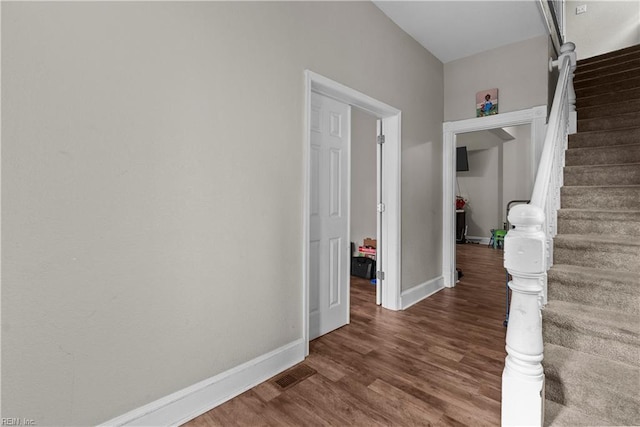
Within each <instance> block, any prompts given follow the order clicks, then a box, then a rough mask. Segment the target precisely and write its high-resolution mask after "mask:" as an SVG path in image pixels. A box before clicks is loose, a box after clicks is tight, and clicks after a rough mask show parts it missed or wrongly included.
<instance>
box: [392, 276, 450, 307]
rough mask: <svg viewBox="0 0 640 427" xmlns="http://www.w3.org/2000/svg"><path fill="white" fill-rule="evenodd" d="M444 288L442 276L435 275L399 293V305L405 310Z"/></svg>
mask: <svg viewBox="0 0 640 427" xmlns="http://www.w3.org/2000/svg"><path fill="white" fill-rule="evenodd" d="M441 289H444V276H440V277H436V278H435V279H431V280H429V281H427V282H424V283H422V284H420V285H418V286H414V287H413V288H411V289H407V290H406V291H403V292H402V293H401V294H400V307H401V309H402V310H405V309H407V308H409V307H411V306H412V305H414V304H415V303H417V302H419V301H422V300H423V299H425V298H427V297H429V296H431V295H433V294H435V293H436V292H438V291H439V290H441Z"/></svg>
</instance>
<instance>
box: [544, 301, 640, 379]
mask: <svg viewBox="0 0 640 427" xmlns="http://www.w3.org/2000/svg"><path fill="white" fill-rule="evenodd" d="M542 318H543V319H544V323H543V326H542V330H543V337H544V342H545V343H550V344H556V345H560V346H563V347H567V348H571V349H573V350H578V351H582V352H584V353H588V354H592V355H595V356H600V357H603V358H607V359H611V360H617V361H618V362H622V363H626V364H628V365H633V366H636V367H640V316H638V315H637V314H630V313H623V312H620V311H614V310H605V309H602V308H598V307H594V306H590V305H585V304H577V303H572V302H567V301H549V302H548V303H547V305H546V306H545V308H544V310H543V312H542Z"/></svg>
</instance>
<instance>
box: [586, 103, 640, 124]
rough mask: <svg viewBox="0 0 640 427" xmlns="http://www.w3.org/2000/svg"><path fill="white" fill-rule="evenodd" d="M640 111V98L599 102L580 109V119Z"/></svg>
mask: <svg viewBox="0 0 640 427" xmlns="http://www.w3.org/2000/svg"><path fill="white" fill-rule="evenodd" d="M636 111H640V98H638V99H631V100H628V101H625V102H613V103H611V104H599V105H593V106H591V107H583V108H580V109H578V120H582V119H590V118H593V117H610V116H615V115H616V114H625V113H632V112H636Z"/></svg>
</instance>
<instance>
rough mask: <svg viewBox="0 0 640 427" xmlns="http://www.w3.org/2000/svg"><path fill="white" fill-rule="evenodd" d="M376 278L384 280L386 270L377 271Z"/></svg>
mask: <svg viewBox="0 0 640 427" xmlns="http://www.w3.org/2000/svg"><path fill="white" fill-rule="evenodd" d="M376 278H377V279H380V280H384V271H376Z"/></svg>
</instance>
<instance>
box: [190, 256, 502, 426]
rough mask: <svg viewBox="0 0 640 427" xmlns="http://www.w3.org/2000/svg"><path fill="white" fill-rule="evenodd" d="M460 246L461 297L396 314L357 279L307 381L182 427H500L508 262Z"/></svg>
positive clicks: (316, 351)
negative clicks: (345, 312)
mask: <svg viewBox="0 0 640 427" xmlns="http://www.w3.org/2000/svg"><path fill="white" fill-rule="evenodd" d="M456 246H457V248H456V249H457V257H458V267H459V268H461V269H462V270H463V272H464V277H463V278H462V280H461V281H460V282H459V283H458V285H457V286H456V287H455V288H453V289H444V290H442V291H440V292H438V293H437V294H435V295H433V296H432V297H430V298H427V299H426V300H423V301H421V302H419V303H418V304H416V305H414V306H412V307H410V308H409V309H407V310H405V311H399V312H393V311H388V310H384V309H382V308H380V307H377V306H376V305H375V304H374V302H375V287H374V286H373V285H371V284H370V283H369V282H368V281H366V280H359V279H354V280H352V285H351V323H350V324H349V325H347V326H345V327H343V328H340V329H338V330H336V331H334V332H332V333H330V334H327V335H325V336H322V337H320V338H318V339H316V340H314V341H312V342H311V346H310V355H309V357H308V358H307V359H306V360H305V361H304V362H303V363H302V364H301V365H306V366H307V367H309V368H312V369H311V370H309V373H310V374H311V375H310V376H309V377H308V378H306V379H304V380H302V381H300V382H298V383H297V384H294V385H293V386H290V387H288V388H286V389H285V390H282V389H281V388H280V387H279V386H278V385H276V384H275V383H274V381H273V380H269V381H266V382H264V383H262V384H260V385H258V386H256V387H254V388H253V389H251V390H249V391H247V392H245V393H243V394H242V395H240V396H238V397H236V398H235V399H232V400H230V401H228V402H226V403H224V404H222V405H220V406H218V407H217V408H215V409H213V410H211V411H209V412H207V413H205V414H203V415H202V416H200V417H198V418H196V419H194V420H193V421H191V422H189V423H188V424H186V425H187V426H190V427H197V426H217V425H224V426H229V425H237V426H247V425H251V426H255V425H273V426H282V425H297V426H300V425H362V426H365V425H366V426H370V425H394V426H405V425H438V426H444V425H473V426H481V425H486V426H495V425H499V424H500V400H501V396H500V387H501V375H502V369H503V366H504V358H505V356H506V353H505V351H504V345H505V344H504V338H505V331H506V328H504V327H503V325H502V322H503V320H504V314H505V275H504V269H503V267H502V255H503V253H502V251H501V250H494V249H491V248H487V247H486V246H485V245H474V244H464V245H456ZM298 366H300V365H298ZM294 369H295V368H294ZM314 370H315V371H316V372H313V371H314ZM279 377H281V375H280V376H278V377H276V379H278V378H279Z"/></svg>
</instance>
